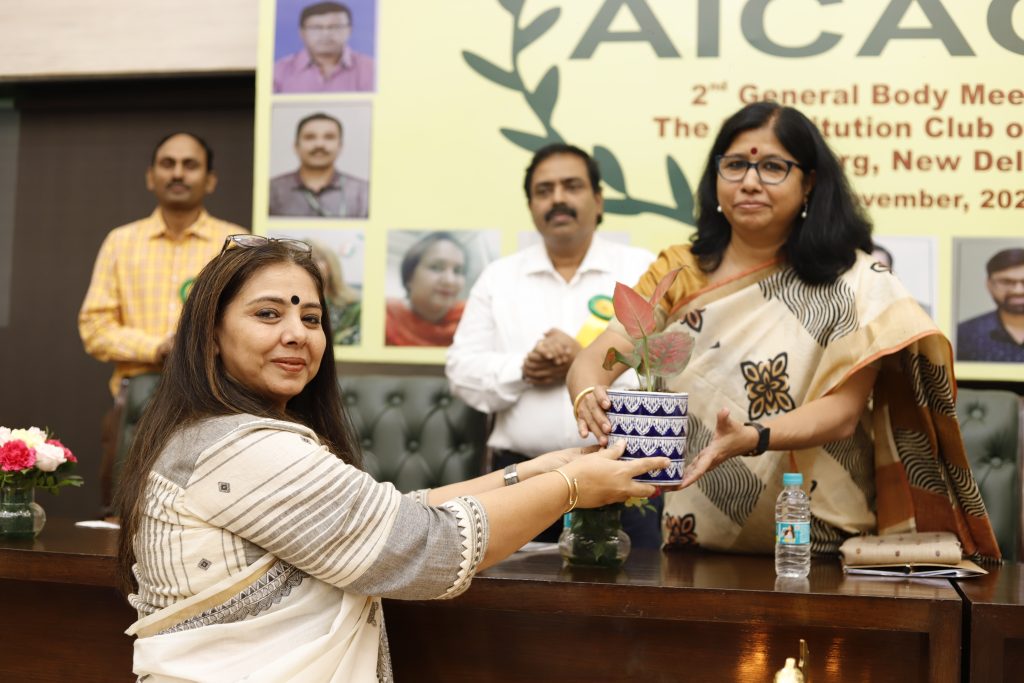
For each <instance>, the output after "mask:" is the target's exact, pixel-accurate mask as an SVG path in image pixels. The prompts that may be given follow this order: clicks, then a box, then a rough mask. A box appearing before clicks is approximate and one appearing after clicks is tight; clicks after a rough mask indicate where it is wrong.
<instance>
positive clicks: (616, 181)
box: [594, 145, 626, 194]
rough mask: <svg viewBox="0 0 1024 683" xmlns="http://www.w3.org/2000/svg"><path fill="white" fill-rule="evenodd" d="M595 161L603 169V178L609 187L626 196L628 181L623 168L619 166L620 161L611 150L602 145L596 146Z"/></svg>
mask: <svg viewBox="0 0 1024 683" xmlns="http://www.w3.org/2000/svg"><path fill="white" fill-rule="evenodd" d="M594 161H596V162H597V165H598V167H599V168H600V169H601V177H602V178H603V179H604V181H605V182H606V183H608V186H609V187H611V188H612V189H614V190H618V191H619V192H621V193H623V194H625V193H626V179H625V178H624V177H623V175H622V167H621V166H619V160H618V159H616V158H615V155H614V154H612V153H611V150H609V149H608V148H607V147H602V146H601V145H594Z"/></svg>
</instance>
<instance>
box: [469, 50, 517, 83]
mask: <svg viewBox="0 0 1024 683" xmlns="http://www.w3.org/2000/svg"><path fill="white" fill-rule="evenodd" d="M462 58H463V59H465V60H466V64H469V66H470V68H472V69H473V71H475V72H477V73H478V74H480V75H481V76H483V77H484V78H486V79H487V80H489V81H492V82H494V83H497V84H498V85H502V86H505V87H506V88H510V89H512V90H520V89H521V88H522V85H523V84H522V81H520V80H519V76H518V75H517V74H516V73H515V72H513V71H506V70H505V69H502V68H501V67H500V66H497V65H496V64H493V63H491V62H489V61H487V60H486V59H484V58H483V57H481V56H480V55H476V54H473V53H472V52H469V51H468V50H463V51H462Z"/></svg>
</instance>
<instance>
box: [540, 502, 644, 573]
mask: <svg viewBox="0 0 1024 683" xmlns="http://www.w3.org/2000/svg"><path fill="white" fill-rule="evenodd" d="M622 509H623V508H622V506H621V505H606V506H605V507H602V508H595V509H593V510H574V511H573V512H572V513H571V514H570V515H569V517H570V519H569V524H568V526H566V527H565V528H564V529H563V530H562V535H561V536H560V537H559V539H558V550H559V552H560V553H561V555H562V559H563V560H564V561H565V562H566V563H567V564H569V565H572V566H576V567H608V568H613V569H614V568H618V567H621V566H622V564H623V563H624V562H625V561H626V558H627V557H629V549H630V546H631V542H630V540H629V535H628V534H627V533H626V532H625V531H623V530H622Z"/></svg>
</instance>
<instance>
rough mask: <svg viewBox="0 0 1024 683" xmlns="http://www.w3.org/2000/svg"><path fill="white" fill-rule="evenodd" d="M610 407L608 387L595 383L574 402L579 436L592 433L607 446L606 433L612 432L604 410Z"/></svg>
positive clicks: (583, 436)
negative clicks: (589, 390)
mask: <svg viewBox="0 0 1024 683" xmlns="http://www.w3.org/2000/svg"><path fill="white" fill-rule="evenodd" d="M611 407H612V402H611V400H609V398H608V387H606V386H605V385H603V384H598V385H596V386H595V387H594V390H593V391H591V392H589V393H588V394H586V395H585V396H584V397H583V398H581V399H580V400H579V402H578V403H577V404H576V426H577V428H578V429H579V433H580V437H581V438H584V439H585V438H587V437H588V436H590V435H591V434H593V435H594V436H595V437H596V438H597V442H598V443H599V444H601V445H602V446H607V445H608V435H609V434H611V433H612V423H611V422H609V420H608V415H606V414H605V411H606V410H608V409H609V408H611ZM652 469H653V468H652Z"/></svg>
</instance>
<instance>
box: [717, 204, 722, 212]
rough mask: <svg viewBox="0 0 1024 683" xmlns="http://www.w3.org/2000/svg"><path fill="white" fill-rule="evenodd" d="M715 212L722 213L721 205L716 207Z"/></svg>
mask: <svg viewBox="0 0 1024 683" xmlns="http://www.w3.org/2000/svg"><path fill="white" fill-rule="evenodd" d="M717 211H718V213H722V205H721V204H719V205H718V209H717Z"/></svg>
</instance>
